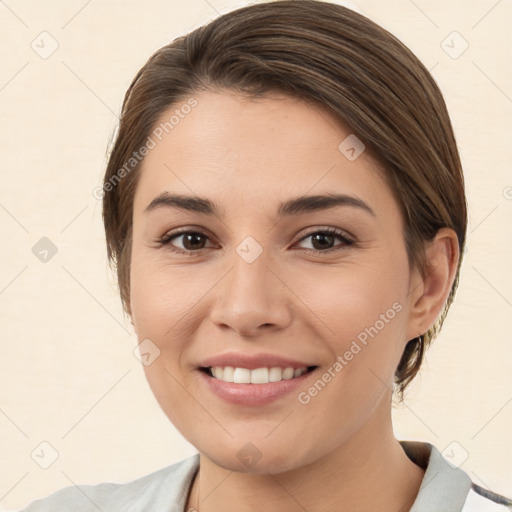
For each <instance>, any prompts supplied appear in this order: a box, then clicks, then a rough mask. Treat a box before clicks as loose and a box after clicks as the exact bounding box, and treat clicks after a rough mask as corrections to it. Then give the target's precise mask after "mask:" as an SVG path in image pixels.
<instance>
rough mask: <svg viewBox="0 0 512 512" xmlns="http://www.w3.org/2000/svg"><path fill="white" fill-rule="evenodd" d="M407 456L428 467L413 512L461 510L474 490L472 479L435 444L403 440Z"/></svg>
mask: <svg viewBox="0 0 512 512" xmlns="http://www.w3.org/2000/svg"><path fill="white" fill-rule="evenodd" d="M400 444H401V446H402V448H403V450H404V452H405V453H406V454H407V456H408V457H409V458H410V459H411V460H412V461H413V462H414V463H415V464H417V465H418V466H420V467H421V468H423V469H425V475H424V477H423V481H422V482H421V486H420V490H419V492H418V496H417V498H416V500H415V501H414V504H413V506H412V508H411V510H410V512H439V511H441V510H449V511H450V512H452V511H453V512H460V511H461V510H462V508H463V507H464V503H465V501H466V498H467V496H468V493H469V490H470V489H471V485H472V482H471V478H470V477H469V476H468V474H467V473H466V472H464V471H463V470H462V469H460V468H458V467H455V466H452V465H451V464H450V463H449V462H448V461H447V460H446V459H445V458H444V457H443V456H442V454H441V452H440V451H439V450H438V449H437V448H436V447H435V446H433V445H432V444H430V443H424V442H419V441H400Z"/></svg>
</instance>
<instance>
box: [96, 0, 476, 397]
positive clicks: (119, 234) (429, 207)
mask: <svg viewBox="0 0 512 512" xmlns="http://www.w3.org/2000/svg"><path fill="white" fill-rule="evenodd" d="M205 90H215V91H222V90H229V91H234V92H238V93H241V94H246V95H249V96H251V95H252V96H261V95H264V94H265V93H269V92H272V91H277V92H281V93H286V94H289V95H292V96H295V97H298V98H301V99H303V100H305V101H307V102H314V103H315V104H317V105H320V106H323V107H325V108H327V109H328V110H329V111H330V112H331V113H332V114H334V115H335V116H337V117H338V118H339V119H340V120H341V121H343V122H344V123H345V124H346V125H347V126H349V127H350V129H351V130H352V132H353V133H354V134H355V135H356V136H357V137H358V138H359V139H361V140H362V141H363V142H364V144H365V146H366V147H367V148H369V150H370V151H371V154H372V155H375V158H376V160H377V162H378V163H379V164H380V167H382V169H383V170H384V173H385V176H386V178H387V180H388V182H389V183H390V186H391V189H392V190H393V193H394V194H395V197H396V200H397V202H398V204H399V205H400V208H401V211H402V214H403V217H404V224H405V228H404V238H405V243H406V248H407V254H408V258H409V263H410V265H411V267H416V268H418V269H419V270H420V271H421V273H422V275H423V276H425V275H426V273H427V272H428V269H427V267H426V261H425V251H424V244H425V242H426V241H429V240H431V239H432V238H433V237H434V236H435V234H436V233H437V231H438V230H439V229H440V228H442V227H449V228H452V229H453V230H454V231H455V232H456V234H457V236H458V242H459V249H460V258H459V262H458V267H457V273H456V277H455V280H454V283H453V286H452V289H451V291H450V294H449V297H448V299H447V302H446V304H445V307H444V309H443V311H442V313H441V314H440V315H439V318H438V319H437V321H436V324H435V325H434V326H433V327H432V328H431V329H430V330H429V331H427V332H426V333H425V334H424V335H423V336H418V337H417V338H414V339H412V340H410V341H409V343H408V344H407V346H406V348H405V351H404V353H403V355H402V358H401V360H400V363H399V364H398V367H397V369H396V372H395V383H396V390H397V391H398V394H399V396H400V398H402V399H403V391H404V390H405V388H406V386H407V385H408V384H409V383H410V381H411V380H412V379H413V378H414V376H415V375H416V374H417V372H418V370H419V368H420V365H421V362H422V359H423V355H424V351H425V349H426V347H428V345H429V344H430V343H431V341H432V340H433V339H434V337H435V336H436V335H437V332H438V331H439V329H440V328H441V325H442V323H443V321H444V318H445V316H446V313H447V311H448V308H449V306H450V304H451V303H452V301H453V297H454V294H455V290H456V288H457V285H458V280H459V272H460V264H461V260H462V254H463V251H464V244H465V236H466V225H467V211H466V198H465V193H464V179H463V174H462V168H461V162H460V158H459V154H458V150H457V145H456V141H455V137H454V133H453V129H452V125H451V122H450V118H449V115H448V112H447V108H446V105H445V102H444V100H443V96H442V94H441V92H440V90H439V88H438V86H437V84H436V82H435V81H434V79H433V78H432V76H431V75H430V73H429V72H428V70H427V69H426V68H425V67H424V66H423V64H422V63H421V62H420V61H419V59H418V58H417V57H416V56H415V55H414V54H413V53H412V52H411V51H410V50H409V49H408V48H407V47H406V46H404V44H403V43H401V42H400V41H399V40H398V39H397V38H395V37H394V36H393V35H392V34H390V33H389V32H388V31H386V30H385V29H383V28H382V27H380V26H378V25H377V24H375V23H374V22H372V21H371V20H369V19H368V18H366V17H364V16H362V15H360V14H358V13H356V12H354V11H352V10H350V9H348V8H345V7H342V6H340V5H336V4H332V3H327V2H322V1H315V0H283V1H274V2H267V3H259V4H254V5H250V6H248V7H243V8H240V9H237V10H234V11H232V12H229V13H227V14H224V15H222V16H220V17H218V18H216V19H214V20H213V21H211V22H209V23H207V24H206V25H204V26H202V27H200V28H198V29H196V30H194V31H192V32H190V33H189V34H187V35H185V36H182V37H179V38H177V39H175V40H174V41H173V42H171V43H170V44H168V45H166V46H164V47H162V48H160V49H159V50H158V51H156V52H155V53H154V54H153V55H152V56H151V57H150V58H149V59H148V61H147V62H146V64H145V65H144V66H143V67H142V68H141V69H140V70H139V72H138V73H137V75H136V76H135V78H134V79H133V81H132V83H131V85H130V87H129V88H128V90H127V92H126V95H125V97H124V102H123V106H122V113H121V118H120V123H119V129H118V133H117V136H116V138H115V141H114V143H113V146H112V150H111V152H110V156H109V160H108V165H107V169H106V173H105V178H104V183H103V189H104V192H105V193H104V196H103V221H104V224H105V233H106V240H107V255H108V259H109V262H110V264H111V267H112V268H113V269H115V270H116V271H117V278H118V283H119V289H120V294H121V300H122V303H123V308H124V310H125V312H127V313H128V314H129V315H131V310H130V301H129V293H130V279H129V277H130V274H129V270H130V256H131V245H132V244H131V242H132V239H131V236H132V216H133V198H134V193H135V188H136V185H137V177H138V175H139V173H138V172H137V171H138V169H139V168H140V161H139V160H137V159H134V158H132V156H133V154H134V152H135V151H137V149H139V148H140V147H142V146H143V145H144V143H145V141H146V139H147V138H148V136H149V135H150V133H151V131H152V130H153V129H154V127H155V124H156V123H157V121H158V120H159V119H160V117H161V115H162V114H163V113H164V112H165V111H166V110H167V109H169V107H171V106H172V105H174V104H176V103H178V102H181V101H184V100H187V98H190V97H191V95H193V94H194V93H197V92H200V91H205ZM127 162H129V165H128V167H126V164H127ZM121 169H124V172H123V173H120V170H121ZM120 176H122V179H121V178H120ZM114 178H117V181H113V179H114Z"/></svg>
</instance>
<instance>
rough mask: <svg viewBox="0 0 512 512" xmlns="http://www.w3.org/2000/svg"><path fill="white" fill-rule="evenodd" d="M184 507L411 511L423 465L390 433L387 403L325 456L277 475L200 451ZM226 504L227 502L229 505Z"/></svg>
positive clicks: (201, 510)
mask: <svg viewBox="0 0 512 512" xmlns="http://www.w3.org/2000/svg"><path fill="white" fill-rule="evenodd" d="M199 467H200V470H199V472H198V474H197V475H196V478H195V480H194V482H193V485H192V486H191V489H190V493H189V498H188V503H187V508H186V510H187V511H189V510H190V511H198V512H220V511H225V510H226V509H227V508H230V509H232V510H237V512H249V511H253V510H270V511H273V510H279V511H280V512H296V511H297V510H308V512H328V511H332V510H343V511H345V510H346V511H349V510H358V511H360V512H370V511H371V512H373V511H375V510H380V511H383V512H385V511H387V510H389V511H393V512H405V511H408V510H410V508H411V506H412V504H413V502H414V500H415V499H416V496H417V494H418V490H419V487H420V485H421V482H422V479H423V476H424V470H423V469H421V468H420V467H419V466H417V465H416V464H414V463H413V462H412V461H411V460H410V459H409V458H408V457H407V455H406V454H405V452H404V451H403V449H402V447H401V446H400V443H399V442H398V441H397V440H396V438H395V437H394V435H393V430H392V425H391V413H390V408H388V409H387V414H386V412H385V411H384V410H382V412H379V411H376V413H375V414H374V415H373V416H372V418H371V419H370V420H369V421H368V422H367V423H366V424H365V425H364V426H363V427H362V428H361V429H360V430H358V431H357V432H355V433H354V434H353V435H352V436H351V437H350V438H349V439H347V440H346V442H344V443H343V444H342V445H340V446H339V447H337V448H336V449H335V450H333V451H332V452H330V453H329V454H328V455H326V456H324V457H322V458H320V459H317V460H316V461H314V462H313V463H311V464H307V465H306V466H302V467H299V468H296V469H293V470H291V471H286V472H284V473H278V474H270V473H265V474H254V473H238V472H233V471H229V470H226V469H224V468H222V467H220V466H218V465H216V464H214V463H213V462H212V461H211V460H209V459H208V458H207V457H206V456H205V455H203V454H201V455H200V464H199ZM228 504H229V507H227V505H228Z"/></svg>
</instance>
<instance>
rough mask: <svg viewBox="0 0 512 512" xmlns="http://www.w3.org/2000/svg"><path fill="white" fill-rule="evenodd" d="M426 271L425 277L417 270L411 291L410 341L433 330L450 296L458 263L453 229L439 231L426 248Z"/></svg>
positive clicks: (408, 338) (457, 248)
mask: <svg viewBox="0 0 512 512" xmlns="http://www.w3.org/2000/svg"><path fill="white" fill-rule="evenodd" d="M425 252H426V259H427V271H426V275H425V277H422V276H421V274H420V273H419V271H417V270H416V271H415V272H414V274H413V276H412V278H411V281H410V283H411V284H410V287H411V289H410V290H409V311H410V314H409V325H408V329H407V340H411V339H413V338H416V337H417V336H419V335H421V334H424V333H425V332H426V331H428V330H429V329H430V327H432V325H433V324H434V322H435V320H436V318H437V316H438V315H439V313H440V312H441V310H442V309H443V306H444V304H445V302H446V299H447V298H448V294H449V293H450V290H451V287H452V284H453V281H454V279H455V275H456V272H457V265H458V262H459V242H458V238H457V234H456V233H455V231H454V230H453V229H450V228H442V229H440V230H439V231H438V232H437V234H436V236H435V237H434V239H433V240H432V241H430V242H428V243H427V245H426V247H425Z"/></svg>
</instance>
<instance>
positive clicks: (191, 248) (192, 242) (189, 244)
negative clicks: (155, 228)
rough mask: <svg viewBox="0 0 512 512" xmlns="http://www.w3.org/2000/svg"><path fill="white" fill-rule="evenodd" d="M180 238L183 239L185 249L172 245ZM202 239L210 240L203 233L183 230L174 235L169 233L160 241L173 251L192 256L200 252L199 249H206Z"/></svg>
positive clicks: (159, 240)
mask: <svg viewBox="0 0 512 512" xmlns="http://www.w3.org/2000/svg"><path fill="white" fill-rule="evenodd" d="M178 238H183V240H182V244H183V249H180V248H179V247H176V246H175V245H174V244H171V242H172V241H173V240H176V239H178ZM201 239H203V240H204V239H208V236H207V235H205V234H204V233H202V232H201V231H192V230H186V229H183V230H181V231H178V232H174V233H167V234H165V235H164V236H163V237H162V238H160V239H158V242H159V244H160V245H162V246H163V245H167V246H169V249H171V251H174V252H177V253H180V254H189V255H192V254H193V253H194V252H198V250H199V249H204V248H205V247H204V243H202V242H201Z"/></svg>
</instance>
